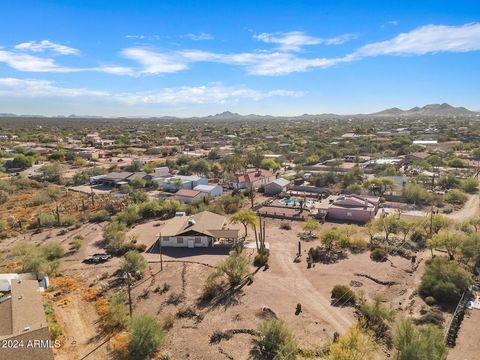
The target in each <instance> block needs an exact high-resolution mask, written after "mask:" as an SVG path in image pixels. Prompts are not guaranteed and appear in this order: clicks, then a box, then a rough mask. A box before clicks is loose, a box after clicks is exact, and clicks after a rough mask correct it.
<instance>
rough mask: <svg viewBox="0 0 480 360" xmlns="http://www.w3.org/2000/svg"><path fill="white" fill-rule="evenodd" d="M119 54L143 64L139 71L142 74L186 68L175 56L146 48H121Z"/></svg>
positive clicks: (176, 70) (171, 71) (170, 71)
mask: <svg viewBox="0 0 480 360" xmlns="http://www.w3.org/2000/svg"><path fill="white" fill-rule="evenodd" d="M121 54H122V55H123V56H124V57H126V58H128V59H131V60H135V61H137V62H138V63H140V64H141V65H143V69H142V70H141V71H140V72H141V73H144V74H163V73H174V72H178V71H181V70H185V69H187V66H186V64H183V63H180V62H178V61H177V59H176V57H175V56H172V55H168V54H161V53H158V52H154V51H151V50H149V49H146V48H141V47H132V48H126V49H123V50H122V52H121Z"/></svg>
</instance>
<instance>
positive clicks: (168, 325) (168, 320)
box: [162, 314, 175, 331]
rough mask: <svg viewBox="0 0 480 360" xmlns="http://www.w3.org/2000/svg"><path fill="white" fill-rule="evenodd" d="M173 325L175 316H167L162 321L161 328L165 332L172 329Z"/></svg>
mask: <svg viewBox="0 0 480 360" xmlns="http://www.w3.org/2000/svg"><path fill="white" fill-rule="evenodd" d="M173 324H175V315H173V314H168V315H167V316H165V318H164V319H163V321H162V327H163V328H164V329H165V330H167V331H168V330H170V329H172V328H173Z"/></svg>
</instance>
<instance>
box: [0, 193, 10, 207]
mask: <svg viewBox="0 0 480 360" xmlns="http://www.w3.org/2000/svg"><path fill="white" fill-rule="evenodd" d="M7 201H8V193H7V192H6V191H4V190H0V204H5V203H6V202H7Z"/></svg>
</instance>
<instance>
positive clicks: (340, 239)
mask: <svg viewBox="0 0 480 360" xmlns="http://www.w3.org/2000/svg"><path fill="white" fill-rule="evenodd" d="M320 242H321V243H322V245H323V247H324V248H325V250H326V251H327V252H330V251H332V250H333V249H334V248H336V247H338V246H340V247H346V246H348V236H347V235H346V234H345V233H344V232H343V231H341V230H340V229H338V228H331V229H326V230H325V231H323V232H322V233H321V234H320Z"/></svg>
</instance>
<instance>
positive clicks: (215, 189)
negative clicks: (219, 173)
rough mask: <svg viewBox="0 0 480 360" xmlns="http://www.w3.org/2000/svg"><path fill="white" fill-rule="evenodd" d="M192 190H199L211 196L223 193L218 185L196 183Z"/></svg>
mask: <svg viewBox="0 0 480 360" xmlns="http://www.w3.org/2000/svg"><path fill="white" fill-rule="evenodd" d="M193 190H197V191H200V192H202V193H204V194H205V195H209V196H211V197H217V196H221V195H222V194H223V188H222V187H221V186H220V185H197V186H195V187H194V188H193Z"/></svg>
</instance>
